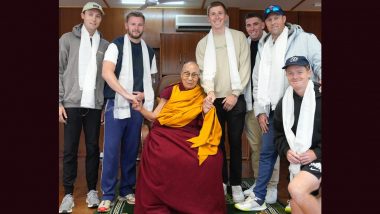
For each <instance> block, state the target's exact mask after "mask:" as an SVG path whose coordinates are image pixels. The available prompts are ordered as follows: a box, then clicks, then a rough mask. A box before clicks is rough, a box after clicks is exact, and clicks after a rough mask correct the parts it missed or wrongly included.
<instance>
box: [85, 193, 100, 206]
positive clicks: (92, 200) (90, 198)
mask: <svg viewBox="0 0 380 214" xmlns="http://www.w3.org/2000/svg"><path fill="white" fill-rule="evenodd" d="M86 203H87V207H90V208H91V207H97V206H99V203H100V201H99V197H98V191H95V190H90V191H89V192H88V193H87V198H86Z"/></svg>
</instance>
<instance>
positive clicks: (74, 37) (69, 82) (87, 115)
mask: <svg viewBox="0 0 380 214" xmlns="http://www.w3.org/2000/svg"><path fill="white" fill-rule="evenodd" d="M103 15H104V11H103V9H102V7H101V6H100V5H99V4H98V3H96V2H88V3H87V4H86V5H84V7H83V10H82V13H81V18H82V19H83V23H81V24H78V25H76V26H74V27H73V30H72V32H68V33H65V34H63V35H62V36H61V38H60V39H59V103H58V107H59V112H58V114H59V122H61V123H64V151H63V186H64V188H65V196H64V198H63V199H62V203H61V205H60V207H59V213H71V212H72V208H73V207H74V198H73V192H74V182H75V179H76V177H77V161H78V160H77V157H78V156H77V153H78V147H79V139H80V134H81V131H82V126H83V131H84V136H85V143H86V179H87V187H88V193H87V198H86V203H87V204H88V207H96V206H98V205H99V198H98V194H97V191H96V184H97V181H98V169H99V133H100V124H101V112H102V107H103V102H104V98H103V88H104V80H103V78H102V75H101V72H102V61H103V58H104V52H105V51H106V49H107V47H108V41H106V40H104V39H103V38H102V35H101V34H100V33H99V32H98V31H97V28H98V27H99V25H100V22H101V21H102V16H103Z"/></svg>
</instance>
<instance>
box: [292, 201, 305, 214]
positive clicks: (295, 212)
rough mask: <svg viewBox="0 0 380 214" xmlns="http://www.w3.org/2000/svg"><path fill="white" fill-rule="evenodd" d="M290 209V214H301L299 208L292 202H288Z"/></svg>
mask: <svg viewBox="0 0 380 214" xmlns="http://www.w3.org/2000/svg"><path fill="white" fill-rule="evenodd" d="M290 207H291V208H292V214H303V212H302V210H301V208H300V207H299V206H298V204H297V203H296V202H295V201H294V200H292V199H291V200H290Z"/></svg>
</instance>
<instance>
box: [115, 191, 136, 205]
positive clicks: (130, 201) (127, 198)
mask: <svg viewBox="0 0 380 214" xmlns="http://www.w3.org/2000/svg"><path fill="white" fill-rule="evenodd" d="M117 199H118V200H119V201H127V203H128V204H135V194H133V193H131V194H128V195H126V196H119V197H118V198H117Z"/></svg>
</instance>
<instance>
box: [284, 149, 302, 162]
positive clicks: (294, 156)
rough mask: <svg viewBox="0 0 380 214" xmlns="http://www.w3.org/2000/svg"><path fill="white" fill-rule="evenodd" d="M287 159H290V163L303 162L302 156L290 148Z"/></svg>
mask: <svg viewBox="0 0 380 214" xmlns="http://www.w3.org/2000/svg"><path fill="white" fill-rule="evenodd" d="M286 159H288V161H289V162H290V163H293V164H300V163H301V159H300V156H299V155H298V154H297V153H296V152H295V151H293V150H291V149H289V150H288V151H287V152H286Z"/></svg>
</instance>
